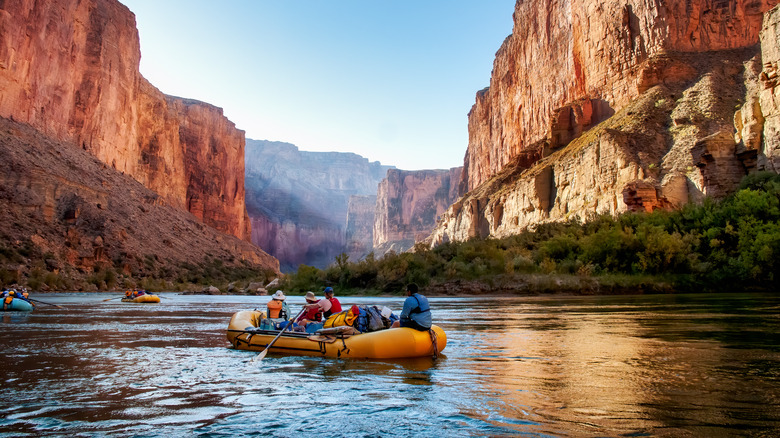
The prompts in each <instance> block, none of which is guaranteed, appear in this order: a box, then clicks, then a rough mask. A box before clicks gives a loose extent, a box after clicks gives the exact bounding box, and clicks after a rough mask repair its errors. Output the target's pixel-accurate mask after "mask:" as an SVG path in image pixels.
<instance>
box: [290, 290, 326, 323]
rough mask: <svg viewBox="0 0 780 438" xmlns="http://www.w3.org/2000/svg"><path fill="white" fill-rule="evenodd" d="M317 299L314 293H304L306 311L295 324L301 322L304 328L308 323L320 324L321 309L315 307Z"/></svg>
mask: <svg viewBox="0 0 780 438" xmlns="http://www.w3.org/2000/svg"><path fill="white" fill-rule="evenodd" d="M317 303H318V301H317V297H316V296H314V292H306V304H305V305H304V307H306V311H305V312H303V315H301V316H300V317H299V318H298V321H296V322H302V323H303V325H304V326H305V325H306V323H309V322H321V321H322V308H320V306H317V305H316V304H317Z"/></svg>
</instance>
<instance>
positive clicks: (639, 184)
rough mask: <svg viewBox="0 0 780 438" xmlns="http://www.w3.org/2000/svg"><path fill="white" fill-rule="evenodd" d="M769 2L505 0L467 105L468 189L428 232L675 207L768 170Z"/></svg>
mask: <svg viewBox="0 0 780 438" xmlns="http://www.w3.org/2000/svg"><path fill="white" fill-rule="evenodd" d="M775 3H777V2H776V1H760V2H750V3H748V2H743V1H735V2H717V1H686V2H682V1H673V2H666V3H654V4H647V3H637V2H629V3H619V2H606V3H605V2H601V3H591V2H581V1H576V2H568V3H557V2H548V1H545V0H536V1H530V2H518V3H517V5H516V9H515V16H514V17H515V28H514V31H513V35H512V36H510V37H509V38H507V40H506V41H505V42H504V44H503V46H502V47H501V49H500V50H499V51H498V53H497V54H496V61H495V64H494V70H493V76H492V78H491V86H490V88H489V89H486V90H482V91H480V92H479V93H477V102H476V104H475V105H474V108H472V111H471V113H470V114H469V138H470V141H469V148H468V151H467V154H466V159H465V169H466V170H465V171H464V178H463V179H462V182H461V187H462V189H464V190H468V191H469V193H468V195H467V196H465V197H464V198H463V199H461V200H460V201H458V202H457V203H455V204H454V205H453V206H452V208H450V209H449V210H448V211H447V212H446V213H444V214H443V215H442V221H441V222H440V223H439V224H438V225H437V228H436V230H435V231H434V233H433V234H432V236H431V238H430V239H429V240H428V241H429V242H430V243H433V244H436V243H438V242H444V241H448V240H464V239H468V238H470V237H475V236H480V237H486V236H505V235H510V234H514V233H517V232H520V231H522V230H524V229H526V228H529V227H533V225H535V224H537V223H540V222H545V221H555V220H565V219H567V218H572V217H578V218H580V219H585V218H587V217H589V216H591V215H593V214H604V213H606V214H614V213H619V212H622V211H627V210H643V211H652V210H654V209H657V208H671V207H676V206H680V205H682V204H684V203H686V202H690V201H696V200H700V199H702V197H704V196H723V195H725V194H727V193H729V192H730V191H732V190H734V188H735V187H736V184H737V183H738V182H739V180H740V179H741V178H742V177H743V176H744V175H745V174H746V172H749V171H751V170H754V169H770V170H772V169H775V170H776V169H777V167H776V162H777V161H776V160H777V152H776V147H775V146H774V144H776V143H777V141H776V140H772V139H771V138H772V128H771V126H772V123H771V122H769V121H768V120H769V119H770V118H771V117H773V115H772V114H773V113H772V111H771V105H768V104H764V101H765V100H766V101H769V100H773V99H774V97H773V96H774V88H773V83H772V79H771V78H772V77H776V76H773V73H772V69H773V66H772V65H771V62H770V63H769V64H767V63H766V61H765V62H764V64H763V66H764V67H763V70H764V71H763V72H762V59H761V57H762V54H761V48H760V47H759V46H758V42H759V32H760V31H761V28H762V22H764V23H765V24H764V28H765V30H764V34H767V33H768V32H771V30H770V29H771V28H773V27H774V25H773V24H772V23H773V21H772V19H771V18H770V17H771V16H772V15H773V14H774V11H773V13H770V14H767V20H766V21H763V20H764V16H763V13H764V12H766V11H768V10H769V9H770V7H771V6H772V5H774V4H775ZM763 39H764V38H762V40H763ZM767 39H769V38H767ZM773 44H774V45H775V46H776V38H775V42H773ZM766 46H767V43H766V42H765V43H764V44H763V47H766ZM764 50H765V51H766V50H767V49H766V48H765V49H764ZM765 56H767V55H765ZM774 59H777V57H775V58H774ZM774 75H776V73H774ZM760 90H763V91H760ZM769 90H772V91H769ZM765 108H766V109H765ZM767 116H768V117H767ZM765 118H766V120H767V122H766V123H765Z"/></svg>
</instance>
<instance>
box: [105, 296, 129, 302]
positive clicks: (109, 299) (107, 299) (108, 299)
mask: <svg viewBox="0 0 780 438" xmlns="http://www.w3.org/2000/svg"><path fill="white" fill-rule="evenodd" d="M120 298H124V297H114V298H106V299H105V300H103V301H104V302H105V301H111V300H118V299H120Z"/></svg>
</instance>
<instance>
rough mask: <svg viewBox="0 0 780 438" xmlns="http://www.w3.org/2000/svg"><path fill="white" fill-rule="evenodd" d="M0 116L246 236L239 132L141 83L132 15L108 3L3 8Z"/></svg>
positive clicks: (212, 111)
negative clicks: (88, 155) (72, 147)
mask: <svg viewBox="0 0 780 438" xmlns="http://www.w3.org/2000/svg"><path fill="white" fill-rule="evenodd" d="M0 10H2V12H3V13H2V14H0V22H1V25H0V89H2V90H3V93H2V95H0V116H2V117H6V118H12V119H14V120H16V121H20V122H23V123H27V124H29V125H31V126H33V127H34V128H36V129H38V130H40V131H41V132H43V133H44V134H45V135H47V136H49V137H51V138H54V139H57V140H61V141H65V142H71V143H73V144H75V145H77V146H78V147H81V148H83V149H84V150H87V151H88V152H90V153H91V154H92V155H94V156H95V157H97V158H98V159H100V160H101V161H102V162H104V163H106V165H107V166H109V167H111V168H113V169H116V170H117V171H119V172H123V173H125V174H129V175H131V176H132V177H133V178H135V179H136V180H138V181H139V182H141V183H142V184H144V185H145V186H146V187H148V188H150V189H152V190H154V191H155V192H157V193H159V194H160V195H162V196H163V197H164V198H165V199H166V201H167V202H168V203H170V204H171V205H173V206H176V207H179V208H186V209H188V210H189V211H191V212H192V213H194V214H195V215H196V216H197V217H198V218H200V219H202V220H203V222H204V223H206V224H207V225H211V226H213V227H214V228H217V229H218V230H220V231H222V232H225V233H228V234H232V235H234V236H236V237H239V238H241V239H244V240H249V221H248V217H247V215H246V211H245V206H244V192H243V186H244V181H243V179H244V168H243V163H244V162H243V159H244V158H243V156H244V151H243V148H244V133H243V131H241V130H238V129H236V127H235V125H234V124H233V123H232V122H230V121H229V120H227V119H226V118H225V117H224V116H223V114H222V110H221V109H220V108H217V107H214V106H212V105H208V104H205V103H203V102H197V101H193V100H188V99H182V98H178V97H171V96H166V95H164V94H163V93H161V92H160V91H159V90H157V89H156V88H155V87H154V86H152V85H151V84H149V83H148V81H146V79H144V78H143V77H142V76H141V74H140V72H139V70H138V65H139V61H140V57H141V53H140V47H139V40H138V31H137V29H136V27H135V17H134V16H133V14H132V13H131V12H130V11H129V10H128V9H127V8H126V7H125V6H123V5H122V4H120V3H119V2H118V1H115V0H89V1H84V2H70V1H62V0H46V1H40V2H32V3H30V2H4V3H3V4H2V6H0Z"/></svg>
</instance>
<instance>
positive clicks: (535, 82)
mask: <svg viewBox="0 0 780 438" xmlns="http://www.w3.org/2000/svg"><path fill="white" fill-rule="evenodd" d="M776 3H777V1H776V0H759V1H745V0H738V1H720V0H686V1H682V0H674V1H668V2H656V3H645V2H625V1H615V0H609V1H602V2H591V1H583V0H573V1H570V2H557V1H552V0H532V1H518V2H517V5H516V6H515V12H514V20H515V25H514V29H513V32H512V35H511V36H509V37H508V38H507V39H506V40H505V41H504V44H503V45H502V46H501V48H500V49H499V50H498V52H497V53H496V59H495V62H494V65H493V74H492V77H491V80H490V87H489V88H488V89H486V90H483V91H481V92H480V93H478V94H477V102H476V104H475V105H474V108H473V109H472V110H471V112H470V114H469V147H468V151H467V154H466V160H465V169H466V170H465V174H464V178H465V181H467V184H468V186H467V188H468V190H472V189H474V188H476V187H477V186H478V185H479V184H481V183H483V182H485V181H487V179H489V178H490V177H491V176H493V175H495V174H497V173H498V172H500V171H501V170H502V169H503V168H504V167H505V166H506V165H507V164H509V163H512V162H514V161H515V160H516V159H518V158H519V159H521V160H525V161H526V162H533V161H535V160H537V159H538V158H539V157H541V156H542V155H543V154H544V152H543V151H542V149H543V148H544V146H547V147H552V148H556V147H560V146H563V145H566V144H567V143H568V142H569V141H570V140H571V139H572V138H574V137H575V136H577V135H579V134H580V133H581V132H582V131H584V130H587V129H588V128H590V127H591V126H593V125H595V124H596V123H598V122H600V121H602V120H604V119H606V118H607V117H609V116H610V115H612V114H614V112H615V111H617V110H619V109H620V108H623V107H625V106H626V105H627V104H628V103H629V102H631V101H632V100H633V99H635V98H636V97H637V96H638V95H639V94H641V93H642V92H644V91H646V90H647V89H649V88H650V87H652V86H653V85H657V84H660V83H664V84H673V83H684V82H687V81H690V80H692V79H694V78H695V77H697V76H698V75H699V74H701V72H700V71H697V70H696V69H695V68H692V66H691V65H690V64H689V63H688V62H686V61H685V60H680V59H677V58H675V57H673V56H669V55H670V54H673V53H679V52H682V53H701V52H708V51H718V50H726V49H739V48H744V47H750V46H753V45H755V44H756V43H757V42H758V35H759V31H760V29H761V23H762V18H763V15H762V14H763V13H764V12H765V11H767V10H769V9H770V8H771V7H772V6H774V4H776ZM544 142H546V143H547V144H546V145H543V144H542V143H544Z"/></svg>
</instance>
